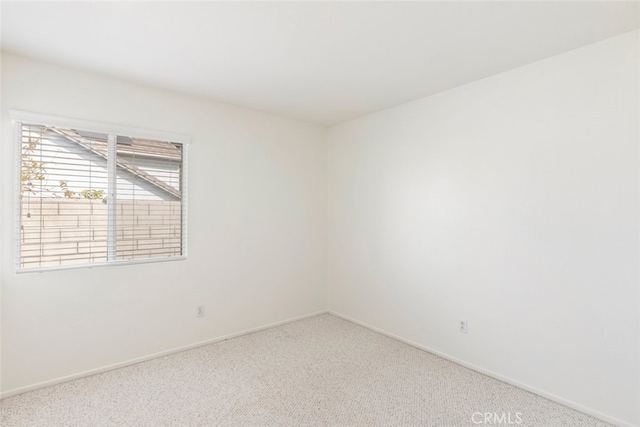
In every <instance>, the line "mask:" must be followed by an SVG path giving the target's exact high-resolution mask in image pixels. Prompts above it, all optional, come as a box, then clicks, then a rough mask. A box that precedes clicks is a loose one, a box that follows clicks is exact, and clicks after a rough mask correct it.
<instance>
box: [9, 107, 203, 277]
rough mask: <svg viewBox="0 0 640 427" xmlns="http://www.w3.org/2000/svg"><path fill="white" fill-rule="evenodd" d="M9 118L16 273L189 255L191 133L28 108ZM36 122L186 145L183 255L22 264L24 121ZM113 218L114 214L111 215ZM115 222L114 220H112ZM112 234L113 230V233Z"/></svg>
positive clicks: (10, 114)
mask: <svg viewBox="0 0 640 427" xmlns="http://www.w3.org/2000/svg"><path fill="white" fill-rule="evenodd" d="M9 118H10V119H11V121H12V122H13V124H14V130H15V145H14V146H15V149H16V155H15V161H14V165H15V166H14V167H15V168H16V169H15V170H14V178H15V190H14V192H15V197H14V203H15V208H14V210H13V212H14V221H13V223H14V230H15V235H14V238H15V244H14V252H15V257H16V260H15V272H16V273H21V274H22V273H39V272H44V271H56V270H71V269H79V268H94V267H105V266H116V265H130V264H147V263H156V262H170V261H180V260H185V259H187V187H188V185H187V176H188V173H187V152H188V147H189V143H190V142H191V137H190V136H189V135H185V134H181V133H174V132H165V131H155V130H149V129H143V128H137V127H131V126H121V125H116V124H112V123H104V122H97V121H88V120H79V119H72V118H68V117H61V116H54V115H48V114H40V113H31V112H27V111H20V110H10V111H9ZM23 123H24V124H35V125H43V126H51V127H58V128H65V129H76V130H80V131H86V132H98V133H105V134H107V135H110V136H111V135H126V136H131V137H135V138H145V139H151V140H158V141H170V142H175V143H178V144H181V145H182V171H181V187H182V188H181V192H182V194H181V211H182V221H181V222H182V224H181V226H182V255H178V256H172V257H164V258H145V259H136V260H123V261H118V260H112V261H107V262H96V263H85V264H78V265H62V266H55V267H30V268H22V267H21V266H20V248H21V244H20V225H21V221H20V219H21V203H20V190H21V185H20V184H21V183H20V170H21V167H22V166H21V159H22V156H21V155H22V148H21V147H22V144H21V139H22V131H21V128H22V124H23ZM113 195H114V194H113V193H110V194H109V195H108V200H109V201H110V202H111V200H113ZM109 205H110V206H114V207H115V204H114V203H109ZM109 217H110V218H113V216H112V215H110V216H109ZM110 226H111V224H110ZM110 234H111V233H110Z"/></svg>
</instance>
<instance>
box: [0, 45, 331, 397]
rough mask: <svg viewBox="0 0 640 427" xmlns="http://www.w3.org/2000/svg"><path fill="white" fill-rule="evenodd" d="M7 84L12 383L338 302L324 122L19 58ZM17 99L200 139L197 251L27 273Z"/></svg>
mask: <svg viewBox="0 0 640 427" xmlns="http://www.w3.org/2000/svg"><path fill="white" fill-rule="evenodd" d="M212 78H215V76H212ZM2 89H3V90H2V112H1V113H2V137H3V138H2V146H1V155H0V158H2V164H1V170H2V172H1V179H2V183H1V186H0V193H1V194H0V200H1V205H2V206H1V208H0V209H1V210H2V223H1V229H2V236H3V237H5V238H4V239H3V240H2V243H1V245H2V252H3V253H4V254H5V256H3V257H2V261H1V262H2V265H1V266H0V267H1V269H0V271H2V277H1V281H2V286H3V298H2V304H3V305H2V328H3V329H2V351H3V353H2V363H3V369H2V373H3V384H2V386H3V390H4V391H5V393H9V392H11V391H15V390H17V389H21V388H24V387H28V386H31V385H34V384H37V383H40V382H45V381H50V380H55V379H57V378H60V377H64V376H67V375H73V374H76V373H79V372H82V371H86V370H92V369H98V368H101V367H103V366H106V365H110V364H114V363H119V362H123V361H127V360H131V359H134V358H138V357H144V356H147V355H150V354H153V353H156V352H161V351H165V350H168V349H172V348H176V347H181V346H185V345H189V344H192V343H196V342H199V341H203V340H208V339H212V338H216V337H221V336H224V335H227V334H231V333H236V332H239V331H243V330H246V329H249V328H254V327H259V326H263V325H266V324H269V323H272V322H277V321H281V320H285V319H288V318H293V317H296V316H301V315H305V314H309V313H313V312H316V311H319V310H324V309H325V308H326V288H325V279H326V277H325V275H326V229H327V228H326V144H325V133H326V131H325V129H324V128H322V127H320V126H316V125H311V124H306V123H302V122H297V121H294V120H288V119H282V118H278V117H275V116H272V115H268V114H264V113H260V112H256V111H250V110H246V109H241V108H236V107H232V106H228V105H224V104H219V103H214V102H210V101H206V100H204V99H198V98H193V97H187V96H183V95H179V94H175V93H172V92H168V91H161V90H158V89H153V88H148V87H143V86H139V85H134V84H130V83H126V82H122V81H119V80H114V79H109V78H104V77H100V76H97V75H92V74H86V73H82V72H78V71H73V70H70V69H66V68H62V67H57V66H53V65H49V64H46V63H43V62H37V61H33V60H29V59H25V58H22V57H19V56H15V55H10V54H3V56H2ZM9 109H20V110H25V111H32V112H38V113H44V114H53V115H62V116H67V117H72V118H77V119H84V120H94V121H102V122H109V123H118V124H122V125H127V126H135V127H141V128H147V129H155V130H161V131H169V132H178V133H184V134H189V135H191V136H192V137H193V139H192V143H191V145H190V147H189V164H188V180H189V187H188V188H189V202H188V208H189V233H188V239H189V243H188V260H186V261H176V262H167V263H157V264H146V265H132V266H117V267H103V268H94V269H79V270H66V271H57V272H47V273H41V274H33V273H32V274H20V275H15V274H14V273H13V272H14V267H13V257H12V256H10V255H9V254H12V253H13V249H12V247H13V236H14V232H13V224H14V223H13V216H12V215H13V213H12V208H13V206H12V205H13V200H14V184H13V183H14V178H13V173H14V165H13V159H14V150H15V148H16V147H15V146H14V145H15V144H14V143H13V137H12V127H11V126H10V124H9V120H8V110H9ZM201 304H204V305H205V306H206V316H205V317H204V318H201V319H197V318H196V317H195V314H196V306H198V305H201Z"/></svg>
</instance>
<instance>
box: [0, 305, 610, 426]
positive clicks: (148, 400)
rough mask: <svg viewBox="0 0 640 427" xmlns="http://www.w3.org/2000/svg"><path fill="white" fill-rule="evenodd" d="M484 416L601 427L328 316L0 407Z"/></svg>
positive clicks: (441, 420) (434, 420)
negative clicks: (486, 414) (487, 414)
mask: <svg viewBox="0 0 640 427" xmlns="http://www.w3.org/2000/svg"><path fill="white" fill-rule="evenodd" d="M477 413H480V415H479V414H477ZM484 413H489V414H497V415H491V418H489V421H492V422H491V424H498V422H496V421H501V424H503V425H506V424H508V423H507V421H510V424H512V425H516V424H517V425H520V426H536V427H546V426H548V427H568V426H580V427H583V426H607V425H608V424H606V423H604V422H602V421H600V420H597V419H595V418H592V417H590V416H588V415H585V414H583V413H580V412H577V411H574V410H572V409H569V408H567V407H565V406H562V405H560V404H558V403H555V402H552V401H549V400H547V399H544V398H542V397H539V396H536V395H534V394H532V393H529V392H527V391H524V390H521V389H519V388H516V387H513V386H511V385H508V384H505V383H503V382H501V381H497V380H495V379H492V378H490V377H487V376H485V375H482V374H479V373H477V372H474V371H472V370H469V369H467V368H464V367H462V366H459V365H457V364H455V363H452V362H449V361H447V360H445V359H442V358H440V357H437V356H434V355H432V354H430V353H427V352H424V351H422V350H419V349H416V348H414V347H411V346H409V345H406V344H404V343H401V342H398V341H396V340H394V339H391V338H388V337H386V336H383V335H380V334H378V333H376V332H373V331H370V330H368V329H366V328H363V327H360V326H358V325H355V324H353V323H350V322H348V321H345V320H343V319H340V318H338V317H335V316H332V315H329V314H323V315H319V316H315V317H311V318H308V319H305V320H301V321H298V322H293V323H289V324H286V325H282V326H278V327H274V328H271V329H267V330H263V331H260V332H255V333H252V334H249V335H244V336H241V337H238V338H233V339H229V340H226V341H221V342H218V343H215V344H210V345H206V346H203V347H199V348H196V349H193V350H188V351H184V352H181V353H176V354H173V355H169V356H165V357H161V358H158V359H154V360H150V361H147V362H143V363H139V364H136V365H132V366H128V367H125V368H121V369H117V370H113V371H109V372H105V373H102V374H98V375H94V376H90V377H86V378H82V379H78V380H75V381H71V382H67V383H63V384H59V385H55V386H52V387H47V388H43V389H40V390H36V391H33V392H29V393H24V394H21V395H18V396H14V397H10V398H7V399H4V400H2V401H1V402H0V425H1V426H3V427H22V426H30V427H32V426H56V427H59V426H68V427H71V426H83V427H84V426H87V427H89V426H91V427H99V426H261V427H262V426H367V427H369V426H443V427H460V426H475V425H486V424H487V423H486V421H487V420H486V419H485V418H484ZM474 414H475V415H474ZM496 416H497V418H496ZM478 421H481V423H478ZM518 421H520V422H519V423H518Z"/></svg>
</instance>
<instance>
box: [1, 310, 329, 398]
mask: <svg viewBox="0 0 640 427" xmlns="http://www.w3.org/2000/svg"><path fill="white" fill-rule="evenodd" d="M325 313H328V310H321V311H316V312H314V313H309V314H305V315H302V316H297V317H292V318H290V319H285V320H280V321H278V322H274V323H269V324H267V325H263V326H258V327H255V328H251V329H246V330H244V331H240V332H235V333H233V334H228V335H224V336H221V337H217V338H212V339H209V340H205V341H200V342H197V343H193V344H189V345H185V346H182V347H175V348H172V349H169V350H164V351H160V352H158V353H153V354H149V355H146V356H142V357H137V358H135V359H130V360H127V361H124V362H119V363H114V364H112V365H107V366H103V367H100V368H95V369H90V370H88V371H83V372H78V373H76V374H71V375H67V376H64V377H59V378H55V379H52V380H48V381H43V382H40V383H36V384H31V385H28V386H25V387H19V388H14V389H12V390H7V391H5V392H3V393H2V394H0V399H4V398H7V397H10V396H15V395H17V394H22V393H26V392H29V391H33V390H37V389H40V388H44V387H49V386H52V385H56V384H60V383H64V382H67V381H73V380H77V379H79V378H83V377H88V376H91V375H96V374H100V373H103V372H107V371H112V370H114V369H118V368H123V367H125V366H129V365H135V364H136V363H140V362H145V361H147V360H151V359H156V358H158V357H162V356H168V355H170V354H174V353H179V352H181V351H186V350H191V349H193V348H197V347H202V346H203V345H208V344H213V343H216V342H220V341H224V340H228V339H231V338H235V337H239V336H241V335H247V334H251V333H253V332H258V331H262V330H264V329H269V328H273V327H274V326H280V325H284V324H286V323H291V322H296V321H298V320H303V319H306V318H309V317H314V316H318V315H320V314H325Z"/></svg>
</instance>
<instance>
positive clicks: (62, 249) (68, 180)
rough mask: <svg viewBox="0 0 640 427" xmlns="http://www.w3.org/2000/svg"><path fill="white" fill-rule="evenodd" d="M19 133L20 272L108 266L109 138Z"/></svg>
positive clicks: (44, 130) (27, 129)
mask: <svg viewBox="0 0 640 427" xmlns="http://www.w3.org/2000/svg"><path fill="white" fill-rule="evenodd" d="M20 131H21V135H20V136H21V159H20V172H21V180H20V181H21V186H20V261H19V262H20V267H22V268H37V267H56V266H65V265H76V264H87V263H94V262H106V261H107V205H106V196H107V160H106V156H107V135H104V134H98V133H93V134H86V133H81V132H78V131H75V130H73V129H62V128H53V127H45V126H40V125H29V124H23V125H22V126H21V129H20Z"/></svg>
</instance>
